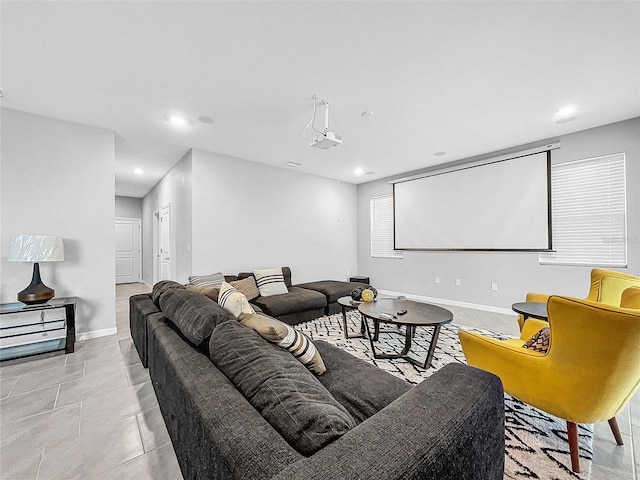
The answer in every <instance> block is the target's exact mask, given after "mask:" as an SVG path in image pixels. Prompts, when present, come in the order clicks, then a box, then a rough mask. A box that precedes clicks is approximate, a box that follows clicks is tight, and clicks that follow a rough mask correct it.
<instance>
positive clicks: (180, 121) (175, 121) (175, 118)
mask: <svg viewBox="0 0 640 480" xmlns="http://www.w3.org/2000/svg"><path fill="white" fill-rule="evenodd" d="M169 123H170V124H171V125H174V126H176V127H184V126H185V125H186V124H187V119H186V118H184V117H181V116H180V115H171V116H169Z"/></svg>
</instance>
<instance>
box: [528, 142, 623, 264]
mask: <svg viewBox="0 0 640 480" xmlns="http://www.w3.org/2000/svg"><path fill="white" fill-rule="evenodd" d="M626 210H627V202H626V173H625V154H624V153H618V154H613V155H607V156H602V157H595V158H589V159H586V160H578V161H575V162H567V163H561V164H557V165H552V166H551V218H552V222H553V249H554V250H555V251H554V252H548V253H547V252H545V253H541V254H540V263H542V264H560V265H591V266H596V265H598V266H611V267H625V266H626V265H627V221H626Z"/></svg>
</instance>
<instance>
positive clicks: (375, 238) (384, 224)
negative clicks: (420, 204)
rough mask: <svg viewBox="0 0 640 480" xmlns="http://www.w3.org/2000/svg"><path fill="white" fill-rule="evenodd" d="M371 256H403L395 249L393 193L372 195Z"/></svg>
mask: <svg viewBox="0 0 640 480" xmlns="http://www.w3.org/2000/svg"><path fill="white" fill-rule="evenodd" d="M371 256H372V257H384V258H402V253H401V252H397V251H396V250H394V249H393V195H381V196H379V197H371Z"/></svg>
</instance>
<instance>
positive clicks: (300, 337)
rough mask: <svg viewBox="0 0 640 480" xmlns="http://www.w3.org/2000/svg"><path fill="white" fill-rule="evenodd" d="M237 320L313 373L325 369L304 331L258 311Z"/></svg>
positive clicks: (318, 372)
mask: <svg viewBox="0 0 640 480" xmlns="http://www.w3.org/2000/svg"><path fill="white" fill-rule="evenodd" d="M239 320H240V323H242V324H243V325H244V326H245V327H249V328H251V329H252V330H255V331H256V332H258V334H260V336H261V337H263V338H264V339H266V340H268V341H270V342H271V343H275V344H276V345H278V346H279V347H282V348H284V349H285V350H287V351H289V352H290V353H291V354H292V355H293V356H294V357H296V359H298V361H299V362H300V363H302V364H303V365H304V366H305V367H307V368H308V369H309V370H310V371H312V372H313V373H316V374H318V375H322V374H323V373H324V372H326V371H327V368H326V367H325V365H324V361H323V360H322V357H321V356H320V352H318V350H317V349H316V346H315V345H314V344H313V342H312V341H311V339H310V338H309V337H308V336H306V335H305V334H304V333H302V332H299V331H298V330H296V329H295V328H292V327H290V326H289V325H287V324H286V323H284V322H281V321H280V320H276V319H275V318H271V317H268V316H267V315H262V314H260V313H255V314H253V315H247V314H242V315H240V317H239Z"/></svg>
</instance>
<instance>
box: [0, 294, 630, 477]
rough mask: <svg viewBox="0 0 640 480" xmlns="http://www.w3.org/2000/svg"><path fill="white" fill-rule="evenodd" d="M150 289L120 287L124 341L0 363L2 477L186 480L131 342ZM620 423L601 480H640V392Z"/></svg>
mask: <svg viewBox="0 0 640 480" xmlns="http://www.w3.org/2000/svg"><path fill="white" fill-rule="evenodd" d="M149 290H150V287H149V286H148V285H146V284H127V285H119V286H118V287H117V296H116V315H117V318H116V322H117V327H118V333H117V334H116V335H111V336H108V337H101V338H96V339H92V340H86V341H79V342H77V343H76V351H75V352H74V353H73V354H70V355H64V354H56V355H45V356H38V357H31V358H29V359H21V360H14V361H8V362H2V363H0V478H2V479H3V480H9V479H15V480H31V479H37V480H61V479H83V480H93V479H96V480H116V479H117V480H120V479H123V480H124V479H131V480H133V479H135V480H147V479H148V480H180V479H182V475H181V473H180V469H179V467H178V464H177V461H176V458H175V454H174V452H173V447H172V445H171V442H170V439H169V436H168V434H167V430H166V428H165V426H164V422H163V420H162V416H161V414H160V411H159V408H158V402H157V400H156V397H155V394H154V392H153V388H152V386H151V383H150V380H149V374H148V372H147V371H146V370H145V369H144V368H143V367H142V365H141V363H140V359H139V358H138V355H137V353H136V351H135V347H134V346H133V343H132V341H131V337H130V334H129V323H128V318H129V317H128V306H129V304H128V298H129V296H130V295H134V294H136V293H141V292H145V291H149ZM445 307H446V308H448V309H449V310H451V311H452V312H453V313H454V322H455V323H457V324H459V325H464V326H469V327H477V328H484V329H488V330H493V331H498V332H501V333H504V334H507V335H517V333H518V327H517V324H516V322H515V317H513V316H510V315H501V314H496V313H489V312H481V311H477V310H471V309H466V308H461V307H452V306H445ZM618 423H619V424H620V429H621V431H622V434H623V439H624V442H625V446H624V447H618V446H617V445H616V444H615V441H614V440H613V436H612V434H611V431H610V430H609V426H608V424H607V422H603V423H599V424H597V425H595V429H594V462H593V469H592V475H591V479H592V480H612V479H621V480H627V479H628V480H640V474H639V473H638V471H640V393H639V394H636V395H635V397H634V398H633V399H632V400H631V402H630V404H629V405H628V406H627V407H626V408H625V409H624V410H623V411H622V412H621V413H620V415H618Z"/></svg>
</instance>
